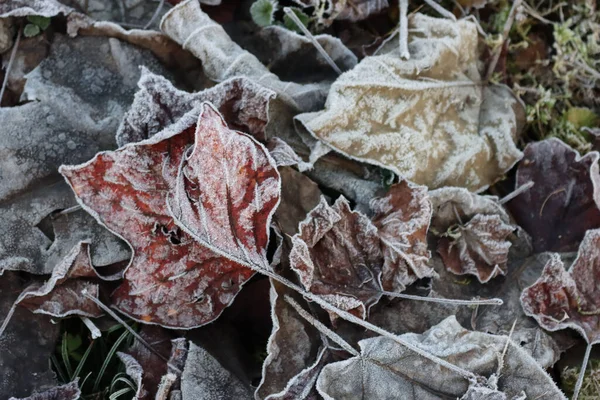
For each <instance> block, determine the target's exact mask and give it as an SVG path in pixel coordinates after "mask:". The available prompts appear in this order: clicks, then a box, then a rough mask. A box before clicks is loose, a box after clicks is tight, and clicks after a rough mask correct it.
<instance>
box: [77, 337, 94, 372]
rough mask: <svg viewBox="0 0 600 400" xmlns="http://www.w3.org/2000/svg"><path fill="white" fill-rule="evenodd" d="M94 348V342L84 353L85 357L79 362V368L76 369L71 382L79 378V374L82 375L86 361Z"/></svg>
mask: <svg viewBox="0 0 600 400" xmlns="http://www.w3.org/2000/svg"><path fill="white" fill-rule="evenodd" d="M93 346H94V341H93V340H92V341H91V342H90V345H89V346H88V348H87V350H86V351H85V353H83V356H82V357H81V360H80V361H79V364H77V368H75V372H73V375H71V380H73V379H75V377H77V376H79V374H80V373H81V369H82V368H83V364H85V360H86V359H87V358H88V356H89V355H90V351H92V347H93Z"/></svg>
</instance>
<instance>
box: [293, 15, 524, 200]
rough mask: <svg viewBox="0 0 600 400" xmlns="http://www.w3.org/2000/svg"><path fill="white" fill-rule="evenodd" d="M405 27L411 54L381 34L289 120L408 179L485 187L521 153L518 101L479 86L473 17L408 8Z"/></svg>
mask: <svg viewBox="0 0 600 400" xmlns="http://www.w3.org/2000/svg"><path fill="white" fill-rule="evenodd" d="M409 30H410V32H411V33H412V34H411V35H409V40H410V44H409V50H410V53H411V58H410V60H402V59H401V58H400V57H399V55H398V51H399V50H398V46H397V42H396V41H391V42H389V43H390V44H389V45H388V46H384V47H383V48H382V50H381V51H380V53H379V55H376V56H371V57H366V58H364V59H363V60H362V61H361V62H360V63H359V64H358V65H357V66H356V67H355V68H354V69H352V70H351V71H348V72H346V73H345V74H343V75H341V76H340V77H339V78H338V80H337V81H335V82H334V84H333V85H332V86H331V89H330V92H329V95H328V97H327V103H326V105H325V110H324V111H320V112H316V113H306V114H300V115H298V116H297V117H296V118H297V119H298V120H299V121H300V122H301V123H302V124H303V125H304V126H305V127H306V128H307V129H308V130H309V131H310V132H311V133H312V134H313V135H314V136H315V137H316V138H317V139H320V140H322V141H323V142H325V143H326V144H327V145H329V146H331V147H332V148H333V149H335V150H336V151H339V152H341V153H342V154H344V155H346V156H348V157H350V158H353V159H356V160H359V161H364V162H367V163H370V164H374V165H378V166H381V167H384V168H387V169H389V170H391V171H393V172H394V173H396V174H397V175H399V176H401V177H403V178H406V179H410V180H411V181H413V182H415V183H418V184H422V185H426V186H428V187H430V188H438V187H442V186H459V187H466V188H468V189H470V190H472V191H480V190H484V189H485V188H487V187H488V186H489V185H491V184H492V183H494V182H496V181H497V180H498V179H500V178H501V177H502V176H503V174H504V173H505V172H506V171H507V170H509V169H510V168H511V167H512V166H513V165H514V164H515V163H516V162H517V161H518V160H519V159H520V158H521V157H522V153H521V152H520V151H519V150H518V149H517V147H516V145H515V143H514V142H515V140H516V139H517V135H518V128H519V126H518V125H519V118H520V116H521V115H520V114H521V113H522V111H523V110H522V106H521V104H520V103H518V101H517V100H516V99H515V98H514V97H513V95H512V94H511V93H510V90H508V89H507V88H506V87H503V86H486V85H484V86H482V84H481V75H480V73H479V71H478V70H477V63H478V60H479V54H478V51H477V43H478V41H477V39H478V34H477V29H476V26H475V24H474V23H472V22H468V21H466V20H460V21H458V22H453V21H451V20H448V19H436V18H431V17H427V16H424V15H422V14H415V15H413V16H412V17H411V18H410V23H409ZM391 43H394V44H395V45H394V46H392V45H391Z"/></svg>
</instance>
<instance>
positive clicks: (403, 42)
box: [398, 0, 410, 60]
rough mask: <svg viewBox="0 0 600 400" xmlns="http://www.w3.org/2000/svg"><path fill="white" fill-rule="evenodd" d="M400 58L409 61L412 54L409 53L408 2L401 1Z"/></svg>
mask: <svg viewBox="0 0 600 400" xmlns="http://www.w3.org/2000/svg"><path fill="white" fill-rule="evenodd" d="M398 37H399V40H400V58H403V59H405V60H408V59H409V58H410V53H409V52H408V0H400V26H399V36H398Z"/></svg>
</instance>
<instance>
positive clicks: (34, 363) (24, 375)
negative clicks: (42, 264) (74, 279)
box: [0, 272, 59, 399]
mask: <svg viewBox="0 0 600 400" xmlns="http://www.w3.org/2000/svg"><path fill="white" fill-rule="evenodd" d="M22 290H23V283H22V280H21V278H19V277H18V275H17V274H15V273H12V272H6V273H5V274H4V275H2V277H0V318H2V319H4V317H5V316H6V315H7V314H8V312H9V310H10V309H11V307H12V306H13V303H14V301H15V300H16V299H17V297H18V296H19V293H20V292H21V291H22ZM58 335H59V325H56V324H53V323H51V321H50V318H49V317H48V316H47V315H32V314H31V312H29V311H28V310H25V309H24V308H20V307H17V308H16V309H15V311H14V314H13V316H12V318H11V320H10V322H9V323H8V325H7V326H6V330H5V331H4V332H3V333H2V335H0V398H2V399H7V398H9V397H10V396H16V397H25V396H29V395H30V394H31V393H32V392H34V391H44V390H46V389H48V388H51V387H53V386H55V385H56V378H55V374H54V372H53V371H52V369H51V368H50V363H49V361H48V360H49V358H50V355H51V354H52V353H53V352H54V347H55V343H56V340H57V339H58Z"/></svg>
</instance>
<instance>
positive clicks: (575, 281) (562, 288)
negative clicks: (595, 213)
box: [521, 229, 600, 344]
mask: <svg viewBox="0 0 600 400" xmlns="http://www.w3.org/2000/svg"><path fill="white" fill-rule="evenodd" d="M598 248H600V230H598V229H595V230H589V231H587V233H586V234H585V237H584V238H583V241H582V242H581V246H580V247H579V252H578V253H577V258H576V259H575V261H574V262H573V265H572V266H571V268H570V269H569V271H568V272H567V271H566V270H565V267H564V264H563V263H562V261H561V259H560V257H559V256H558V254H552V255H551V257H550V259H549V260H548V262H547V263H546V266H545V267H544V271H543V272H542V275H541V276H540V277H539V279H538V280H537V281H536V282H535V283H534V284H533V285H531V286H529V287H528V288H526V289H525V290H524V291H523V294H522V295H521V304H522V305H523V310H524V311H525V314H527V315H529V316H531V317H533V318H535V320H536V321H537V322H538V323H539V324H540V325H541V326H542V327H543V328H544V329H547V330H549V331H557V330H561V329H566V328H571V329H575V330H576V331H577V332H579V333H580V334H581V336H583V337H584V338H585V340H586V342H588V344H596V343H600V330H599V329H598V327H599V326H600V312H598V308H599V307H600V296H599V295H598V286H597V284H596V282H597V281H598V278H597V276H598V273H599V272H600V257H599V254H598Z"/></svg>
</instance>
